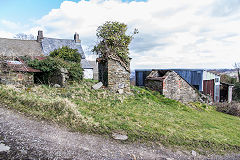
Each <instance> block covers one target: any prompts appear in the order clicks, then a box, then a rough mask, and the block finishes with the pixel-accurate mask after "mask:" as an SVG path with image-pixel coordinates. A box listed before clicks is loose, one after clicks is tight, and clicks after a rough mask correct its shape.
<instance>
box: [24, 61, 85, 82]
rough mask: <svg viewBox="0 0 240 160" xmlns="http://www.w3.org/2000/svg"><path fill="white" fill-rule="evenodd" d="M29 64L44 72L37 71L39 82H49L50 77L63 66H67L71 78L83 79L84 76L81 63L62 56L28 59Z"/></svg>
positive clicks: (72, 79)
mask: <svg viewBox="0 0 240 160" xmlns="http://www.w3.org/2000/svg"><path fill="white" fill-rule="evenodd" d="M28 65H29V66H30V67H33V68H35V69H39V70H41V71H42V73H37V77H38V82H41V83H43V84H49V78H51V77H52V76H53V75H54V74H56V73H57V72H59V71H60V69H61V68H66V69H67V70H68V72H69V80H71V81H77V82H79V81H81V80H82V78H83V69H82V67H81V64H80V63H76V62H69V61H64V60H63V59H61V58H58V57H55V58H52V57H47V58H46V59H43V60H37V59H35V60H32V61H28Z"/></svg>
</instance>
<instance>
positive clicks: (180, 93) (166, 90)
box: [145, 70, 201, 102]
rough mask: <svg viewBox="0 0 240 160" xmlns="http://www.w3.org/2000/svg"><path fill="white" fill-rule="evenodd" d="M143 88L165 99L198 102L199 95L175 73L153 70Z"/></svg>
mask: <svg viewBox="0 0 240 160" xmlns="http://www.w3.org/2000/svg"><path fill="white" fill-rule="evenodd" d="M145 86H146V87H147V88H150V89H152V90H155V91H158V92H160V93H161V94H163V95H165V97H167V98H170V99H175V100H178V101H181V102H192V101H199V100H200V99H201V96H200V93H199V92H198V91H197V89H195V88H194V87H193V86H191V85H190V84H189V83H188V82H187V81H185V80H184V79H183V78H182V77H181V76H179V75H178V74H177V73H176V72H174V71H170V70H153V71H152V72H151V73H150V74H149V75H148V76H147V77H146V80H145Z"/></svg>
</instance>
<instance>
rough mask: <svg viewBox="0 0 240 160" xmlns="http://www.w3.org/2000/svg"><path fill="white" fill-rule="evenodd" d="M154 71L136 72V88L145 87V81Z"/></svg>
mask: <svg viewBox="0 0 240 160" xmlns="http://www.w3.org/2000/svg"><path fill="white" fill-rule="evenodd" d="M151 71H152V70H135V77H136V86H145V79H146V77H147V76H148V75H149V74H150V73H151Z"/></svg>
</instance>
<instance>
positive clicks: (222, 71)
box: [208, 69, 237, 78]
mask: <svg viewBox="0 0 240 160" xmlns="http://www.w3.org/2000/svg"><path fill="white" fill-rule="evenodd" d="M208 71H214V72H216V73H218V74H226V75H228V76H230V77H233V78H236V77H237V71H236V69H212V70H211V69H210V70H208Z"/></svg>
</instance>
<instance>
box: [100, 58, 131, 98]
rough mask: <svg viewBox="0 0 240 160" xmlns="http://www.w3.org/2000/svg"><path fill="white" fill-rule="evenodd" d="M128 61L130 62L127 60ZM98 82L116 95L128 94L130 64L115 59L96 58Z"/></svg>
mask: <svg viewBox="0 0 240 160" xmlns="http://www.w3.org/2000/svg"><path fill="white" fill-rule="evenodd" d="M129 61H130V60H129ZM97 62H98V80H99V81H100V82H102V83H103V85H104V86H106V87H108V88H109V89H110V90H112V91H114V92H118V93H129V92H130V62H129V63H128V64H126V63H124V62H122V61H121V59H120V58H117V57H108V58H98V59H97Z"/></svg>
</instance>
